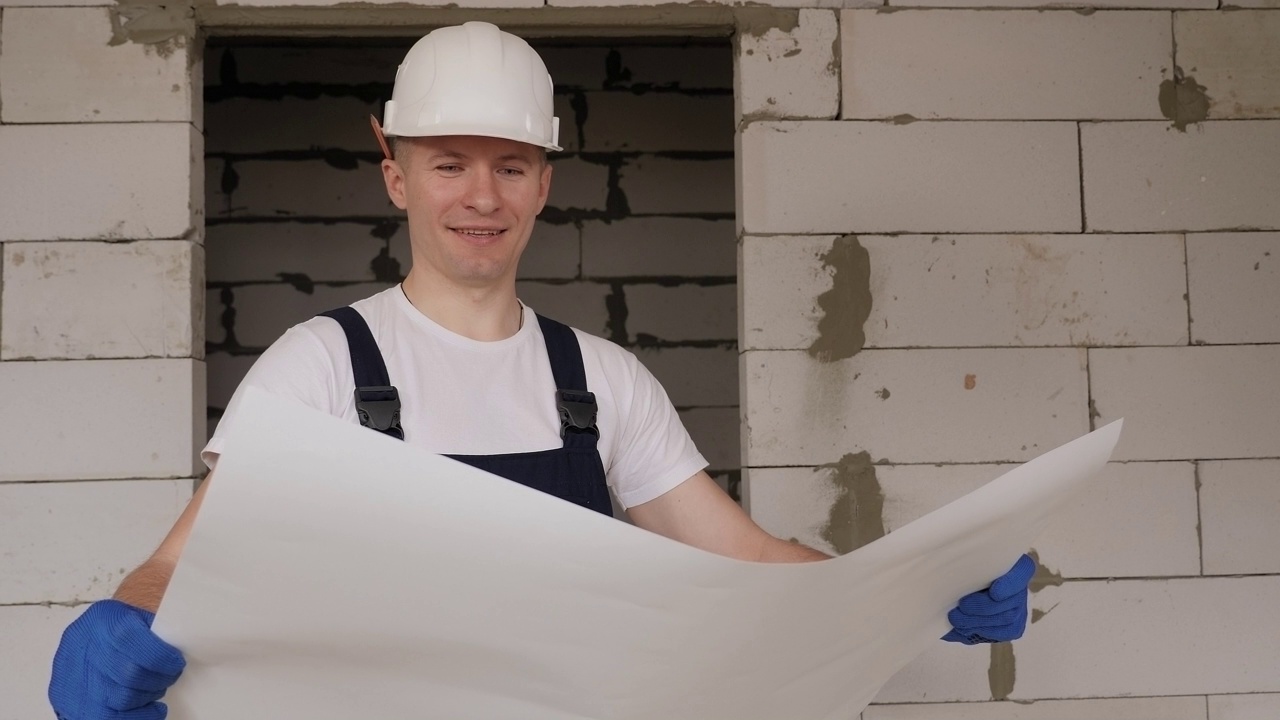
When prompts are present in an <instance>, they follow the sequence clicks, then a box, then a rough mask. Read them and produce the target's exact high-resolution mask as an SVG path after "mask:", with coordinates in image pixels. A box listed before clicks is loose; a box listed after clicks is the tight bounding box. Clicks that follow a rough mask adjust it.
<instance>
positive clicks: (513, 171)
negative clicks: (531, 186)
mask: <svg viewBox="0 0 1280 720" xmlns="http://www.w3.org/2000/svg"><path fill="white" fill-rule="evenodd" d="M498 172H499V173H501V174H503V175H506V176H508V177H519V176H521V175H524V171H523V170H521V169H520V168H513V167H509V168H502V169H501V170H499V171H498Z"/></svg>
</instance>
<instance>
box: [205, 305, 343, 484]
mask: <svg viewBox="0 0 1280 720" xmlns="http://www.w3.org/2000/svg"><path fill="white" fill-rule="evenodd" d="M333 378H334V368H333V360H332V357H331V356H330V354H329V352H328V351H327V350H326V348H325V345H324V343H323V342H321V340H320V338H319V337H318V336H317V335H316V333H315V331H314V330H312V329H311V328H310V327H307V325H306V324H303V325H295V326H294V327H292V328H290V329H289V330H288V331H286V332H285V334H284V335H282V336H280V338H279V339H278V340H276V341H275V342H274V343H272V344H271V347H269V348H267V350H266V351H265V352H264V353H262V356H261V357H259V358H258V360H257V362H255V363H254V364H253V366H252V367H251V368H249V372H248V374H247V375H245V377H244V380H242V381H241V382H240V385H239V387H237V388H236V391H235V393H234V394H233V395H232V396H231V401H230V402H228V403H227V409H226V411H225V412H224V413H223V414H222V419H221V420H219V421H218V427H217V429H216V430H215V431H214V433H213V437H212V438H210V440H209V443H208V444H207V445H205V447H204V450H203V451H201V453H200V459H201V460H203V461H204V464H205V465H206V466H208V468H209V469H210V470H212V469H214V466H215V465H216V464H217V462H218V456H219V455H221V454H222V446H223V444H224V443H225V442H226V436H227V433H228V432H230V430H231V428H232V427H234V426H235V423H236V422H237V421H238V419H239V417H240V404H241V402H242V398H243V397H244V393H245V388H249V387H254V388H258V389H260V390H265V391H266V392H269V393H272V394H273V395H279V396H281V397H285V398H289V399H292V400H296V401H298V402H301V403H303V404H304V405H307V406H309V407H313V408H315V409H317V410H320V411H322V412H326V413H329V414H331V415H333V414H339V413H337V412H335V408H336V403H335V402H334V388H333V385H334V383H333Z"/></svg>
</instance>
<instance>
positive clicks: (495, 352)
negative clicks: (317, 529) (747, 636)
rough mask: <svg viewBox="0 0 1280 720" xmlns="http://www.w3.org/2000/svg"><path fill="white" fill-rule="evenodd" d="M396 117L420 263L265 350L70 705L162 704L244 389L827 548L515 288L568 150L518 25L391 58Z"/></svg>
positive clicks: (145, 715) (525, 474)
mask: <svg viewBox="0 0 1280 720" xmlns="http://www.w3.org/2000/svg"><path fill="white" fill-rule="evenodd" d="M383 123H384V125H385V127H383V126H379V124H378V123H377V121H376V120H375V121H374V123H373V124H374V130H375V133H376V135H377V137H378V139H379V141H380V142H381V143H382V144H383V148H384V152H385V154H386V159H384V160H383V161H382V175H383V180H384V181H385V184H386V189H387V194H388V195H389V197H390V199H391V201H392V202H393V203H394V204H395V205H396V207H398V208H400V209H401V210H404V211H405V212H406V214H407V216H408V224H409V237H410V243H411V246H412V253H413V265H412V268H411V269H410V271H409V274H408V276H407V277H406V278H405V280H404V282H403V283H402V284H400V285H398V286H396V287H394V288H391V289H389V290H385V291H383V292H381V293H378V294H376V295H374V296H372V297H370V298H367V299H365V300H361V301H359V302H357V303H355V304H354V305H352V306H351V307H348V308H342V309H339V310H336V311H332V312H330V313H325V314H324V315H323V316H319V317H316V318H313V319H311V320H308V321H306V322H304V323H301V324H300V325H297V326H295V327H293V328H291V329H290V330H289V331H287V332H286V333H285V334H284V335H283V336H282V337H281V338H280V339H279V340H277V341H276V342H275V343H274V344H273V345H272V346H271V347H270V348H269V349H268V350H267V351H266V352H265V353H264V354H263V355H262V357H261V358H260V359H259V360H258V361H257V363H255V364H254V366H253V368H252V369H251V370H250V372H249V373H248V375H247V376H246V377H245V379H244V381H243V383H242V384H241V386H240V389H239V390H238V391H237V392H236V395H235V397H233V398H232V400H231V402H230V403H229V406H228V408H227V411H226V413H225V414H224V415H223V417H222V420H221V422H220V423H219V425H218V429H217V432H216V433H215V434H214V437H213V438H212V439H211V440H210V441H209V444H208V445H207V446H206V447H205V449H204V452H203V454H202V457H203V459H204V461H205V463H206V464H207V465H208V466H209V469H210V475H209V477H208V479H207V480H206V481H205V482H204V483H203V484H202V485H201V486H200V489H199V490H198V491H197V492H196V494H195V496H194V497H193V498H192V501H191V503H190V504H189V505H188V506H187V508H186V509H185V511H184V512H183V513H182V515H181V517H180V518H179V519H178V520H177V522H176V523H175V524H174V526H173V529H172V530H171V531H170V532H169V534H168V536H167V537H166V538H165V539H164V541H163V542H162V543H161V545H160V547H159V549H158V550H156V552H155V553H154V555H153V556H152V557H151V558H150V559H149V560H147V561H146V562H145V563H144V564H143V565H141V566H140V567H139V568H137V569H136V570H135V571H134V572H132V573H131V574H130V575H129V576H128V577H127V578H126V579H125V580H124V582H123V583H121V585H120V588H119V589H118V590H117V592H116V593H115V596H114V598H112V599H110V600H103V601H99V602H96V603H94V604H93V605H91V606H90V607H89V608H88V610H87V611H86V612H85V613H84V614H83V615H82V616H81V617H80V618H79V619H77V620H76V621H75V622H74V623H73V624H72V625H71V626H70V627H68V628H67V630H66V632H65V633H64V634H63V637H62V642H61V645H60V646H59V648H58V651H57V655H56V657H55V659H54V663H53V675H52V680H51V683H50V687H49V697H50V701H51V703H52V705H53V707H54V709H55V710H56V712H57V715H58V717H59V718H62V719H63V720H84V719H87V718H108V717H110V718H133V719H138V720H145V719H151V718H163V717H164V716H165V714H166V712H167V710H166V708H165V706H164V704H163V703H161V702H158V701H159V700H160V698H161V697H162V696H163V694H164V692H165V690H166V689H167V688H168V687H169V686H170V685H172V683H173V682H174V681H176V679H177V678H178V675H179V674H180V673H181V671H182V668H183V665H184V661H183V659H182V655H181V653H180V652H179V651H178V650H177V649H176V648H173V647H172V646H170V645H168V644H167V643H165V642H164V641H163V640H161V639H160V638H159V637H157V636H156V635H155V634H154V633H152V632H151V630H150V625H151V620H152V619H153V617H154V616H153V613H154V612H155V610H156V609H157V608H158V606H159V604H160V600H161V598H162V597H163V595H164V592H165V588H166V587H167V585H168V583H169V579H170V577H171V575H172V573H173V570H174V567H175V566H176V563H177V562H178V558H179V555H180V554H181V552H182V548H183V546H184V544H185V543H186V540H187V537H188V534H189V533H190V530H191V526H192V522H193V520H194V518H195V516H196V513H197V512H198V511H199V509H200V504H201V501H202V499H203V497H204V495H205V493H206V492H207V491H208V488H209V487H210V485H211V484H212V483H213V482H215V481H214V480H213V476H214V475H216V469H217V460H218V455H219V453H220V452H221V451H222V448H223V438H224V437H225V435H226V433H227V431H228V429H229V428H231V427H232V426H234V425H235V423H236V422H238V421H239V420H240V413H239V399H240V397H241V396H242V394H243V392H244V389H245V388H246V387H257V388H261V389H264V390H266V391H269V392H271V393H274V394H276V395H281V396H285V397H288V398H292V399H294V400H297V401H300V402H302V403H305V404H307V405H309V406H311V407H313V408H316V409H317V410H320V411H322V412H325V413H329V414H331V415H335V416H338V417H342V418H345V419H347V420H349V421H351V422H353V423H355V422H359V423H360V424H362V425H365V426H366V427H369V428H371V429H373V430H375V431H378V432H383V433H386V434H388V435H391V436H393V437H396V438H399V439H402V440H403V441H405V442H408V443H412V444H414V445H417V446H419V447H422V448H424V449H426V450H428V451H431V452H434V453H440V454H448V455H450V456H451V457H454V458H456V459H458V460H460V461H462V462H465V463H467V464H470V465H473V466H475V467H478V468H480V469H482V470H486V471H489V472H491V473H494V474H497V475H501V476H503V477H505V478H508V479H510V480H512V481H514V482H518V483H521V484H523V485H526V486H529V487H532V488H535V489H538V490H541V491H543V492H547V493H550V494H552V495H555V496H557V497H560V498H563V499H564V500H567V501H569V502H573V503H576V504H578V505H581V506H582V507H584V508H587V509H590V510H594V511H598V512H601V513H606V514H610V513H611V502H610V489H612V491H613V494H614V495H615V496H616V497H617V498H618V501H619V502H620V503H621V504H622V505H623V506H624V507H626V508H627V510H628V514H629V516H630V518H631V520H632V522H634V523H635V524H636V525H638V526H639V527H641V528H645V529H647V530H650V531H653V532H656V533H660V534H662V535H665V536H667V537H670V538H673V539H675V540H679V541H681V542H685V543H688V544H690V545H693V546H695V547H698V548H702V549H704V550H707V551H710V552H714V553H719V554H722V555H726V556H729V557H733V558H739V559H743V560H750V561H759V562H807V561H812V560H821V559H825V558H827V557H828V556H827V555H825V554H823V553H821V552H818V551H817V550H814V549H812V548H808V547H805V546H803V545H800V544H797V543H793V542H787V541H783V540H780V539H778V538H775V537H773V536H771V535H769V534H768V533H766V532H764V531H763V530H762V529H761V528H760V527H759V526H757V525H756V524H755V523H754V522H753V521H752V520H751V519H750V517H748V516H747V515H746V513H744V512H743V511H742V509H741V508H740V507H739V506H738V505H737V504H736V503H734V502H733V501H732V500H731V499H730V498H729V497H728V496H727V495H726V494H725V493H724V492H723V491H722V490H721V489H720V488H719V486H717V485H716V484H715V482H714V481H713V480H712V479H711V478H710V477H709V476H708V475H707V474H706V472H705V471H704V469H705V468H706V466H707V462H706V460H704V459H703V457H702V455H701V454H700V453H699V452H698V450H697V449H696V448H695V447H694V445H693V442H692V441H691V440H690V438H689V435H688V433H687V431H686V430H685V428H684V427H683V426H682V424H681V423H680V419H679V416H678V415H677V414H676V411H675V409H674V408H673V407H672V405H671V402H670V401H669V400H668V399H667V396H666V393H665V392H664V391H663V389H662V387H661V386H660V385H659V384H658V382H657V381H656V380H655V379H654V377H653V376H652V375H651V374H650V373H649V372H648V371H647V370H646V369H645V368H644V367H643V366H642V365H641V364H640V363H639V361H637V359H636V358H635V356H634V355H632V354H631V353H629V352H628V351H626V350H624V349H622V348H620V347H618V346H616V345H614V344H612V343H610V342H609V341H607V340H603V339H601V338H597V337H593V336H591V335H588V334H586V333H583V332H580V331H577V330H573V329H570V328H568V327H566V326H564V325H561V324H559V323H557V322H555V321H553V320H550V319H548V318H544V317H542V316H539V315H538V314H536V313H535V312H534V310H533V309H532V308H529V307H527V306H525V305H524V304H522V303H521V302H520V300H519V298H518V297H517V296H516V284H515V279H516V268H517V265H518V263H519V260H520V257H521V254H522V253H523V252H524V250H525V247H526V245H527V244H528V242H529V239H530V235H531V233H532V230H533V226H534V219H535V218H536V217H537V216H538V214H539V213H540V212H541V211H542V209H543V206H544V205H545V204H546V201H547V193H548V191H549V190H550V187H551V176H552V168H551V166H550V165H549V164H548V163H547V157H546V153H547V152H548V151H557V150H560V147H559V145H558V136H559V124H558V119H557V118H555V117H554V116H553V111H552V82H551V77H550V76H549V75H548V73H547V70H546V67H545V65H544V64H543V62H542V60H541V58H539V57H538V55H537V53H536V52H535V51H534V50H533V49H532V48H531V47H529V45H528V44H527V43H526V42H524V41H523V40H521V39H520V38H517V37H515V36H513V35H510V34H507V33H504V32H502V31H500V30H499V29H498V28H497V27H494V26H493V25H490V24H487V23H479V22H471V23H467V24H465V25H462V26H459V27H447V28H442V29H440V30H436V31H435V32H432V33H431V34H429V35H427V36H426V37H424V38H422V39H421V40H419V41H418V43H417V44H416V45H414V46H413V48H412V49H411V50H410V51H409V53H408V55H407V56H406V57H405V59H404V62H403V63H402V64H401V65H400V67H399V70H398V71H397V73H396V81H395V86H394V89H393V92H392V99H391V101H390V102H388V103H387V105H386V108H385V112H384V117H383ZM384 134H385V136H386V137H389V138H390V142H389V143H388V142H387V141H386V140H384ZM423 482H430V479H429V478H424V479H423ZM1033 570H1034V564H1033V563H1032V562H1031V561H1030V559H1029V558H1026V557H1025V556H1024V557H1023V558H1022V559H1020V560H1019V561H1018V563H1017V564H1016V565H1015V567H1014V569H1013V570H1012V571H1011V572H1010V573H1009V574H1007V575H1005V576H1004V577H1002V578H1000V579H998V580H997V581H995V582H994V583H993V584H992V587H991V588H989V589H988V590H985V591H982V592H979V593H974V594H973V595H970V596H966V597H965V598H963V599H962V600H961V602H960V604H959V607H957V609H956V610H954V611H952V615H951V621H952V624H953V625H954V626H955V629H954V630H952V631H951V632H950V633H948V635H947V636H946V637H945V638H944V639H947V640H951V641H957V642H965V643H974V642H994V641H1002V640H1010V639H1013V638H1015V637H1018V636H1020V635H1021V634H1022V631H1023V628H1024V627H1025V624H1026V608H1027V599H1026V598H1027V584H1028V581H1029V580H1030V577H1031V574H1032V572H1033Z"/></svg>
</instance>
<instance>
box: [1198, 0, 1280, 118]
mask: <svg viewBox="0 0 1280 720" xmlns="http://www.w3.org/2000/svg"><path fill="white" fill-rule="evenodd" d="M1173 29H1174V37H1175V38H1176V39H1177V42H1178V65H1179V66H1180V67H1182V68H1183V69H1184V70H1185V71H1186V73H1187V75H1188V76H1190V77H1194V78H1195V80H1196V82H1197V83H1198V84H1200V85H1202V86H1204V87H1206V88H1207V90H1205V91H1204V92H1205V94H1207V95H1208V96H1209V117H1212V118H1274V117H1280V13H1273V12H1265V11H1245V12H1227V13H1222V12H1219V13H1174V16H1173Z"/></svg>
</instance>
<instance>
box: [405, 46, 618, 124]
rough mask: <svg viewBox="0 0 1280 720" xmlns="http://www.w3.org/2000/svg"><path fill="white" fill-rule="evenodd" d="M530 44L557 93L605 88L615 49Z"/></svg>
mask: <svg viewBox="0 0 1280 720" xmlns="http://www.w3.org/2000/svg"><path fill="white" fill-rule="evenodd" d="M529 44H530V45H532V46H533V49H534V50H537V51H538V56H539V57H541V58H542V62H543V63H545V64H546V66H547V72H548V73H551V80H552V81H553V82H554V83H555V86H556V88H557V89H564V90H569V89H572V90H599V89H600V88H602V87H604V82H605V78H606V77H608V73H607V68H608V57H609V53H610V52H611V48H607V47H603V46H595V47H580V46H577V45H545V44H543V42H539V41H536V40H534V41H531V42H530V43H529ZM397 62H398V61H397ZM564 127H565V121H564V119H563V118H562V119H561V120H560V128H561V132H564Z"/></svg>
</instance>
